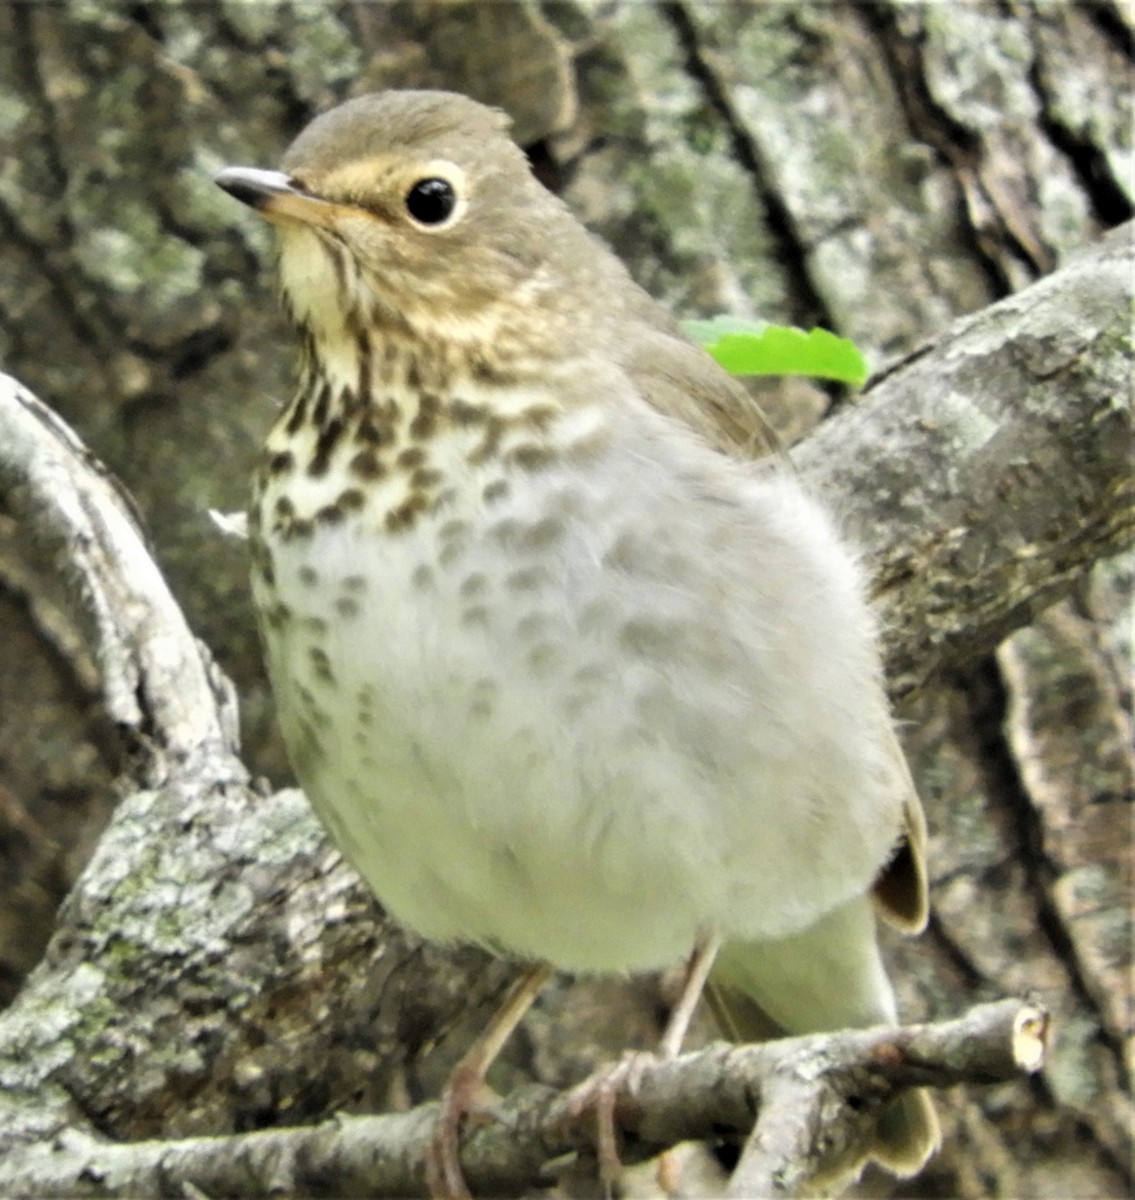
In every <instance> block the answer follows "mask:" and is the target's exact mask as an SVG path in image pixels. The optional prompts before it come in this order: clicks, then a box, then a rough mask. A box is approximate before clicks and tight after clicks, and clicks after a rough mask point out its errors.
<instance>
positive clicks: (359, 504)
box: [335, 487, 367, 513]
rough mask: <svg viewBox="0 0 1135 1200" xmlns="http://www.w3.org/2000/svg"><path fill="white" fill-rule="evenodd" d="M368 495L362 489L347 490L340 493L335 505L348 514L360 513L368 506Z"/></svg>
mask: <svg viewBox="0 0 1135 1200" xmlns="http://www.w3.org/2000/svg"><path fill="white" fill-rule="evenodd" d="M366 502H367V498H366V493H365V492H363V491H362V489H361V488H354V487H352V488H347V489H346V490H345V491H342V492H340V493H339V495H338V497H337V498H336V500H335V503H336V504H337V505H338V506H339V507H340V508H341V509H342V510H343V511H344V512H345V513H346V512H358V511H359V510H360V509H361V508H363V507H364V506H365V505H366Z"/></svg>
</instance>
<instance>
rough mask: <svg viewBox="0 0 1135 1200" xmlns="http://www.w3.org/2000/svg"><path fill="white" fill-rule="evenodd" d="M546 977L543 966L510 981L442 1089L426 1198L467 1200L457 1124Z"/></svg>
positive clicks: (478, 1095)
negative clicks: (489, 1016) (494, 1011)
mask: <svg viewBox="0 0 1135 1200" xmlns="http://www.w3.org/2000/svg"><path fill="white" fill-rule="evenodd" d="M551 977H552V968H551V967H550V966H548V965H547V964H546V963H542V964H541V965H540V966H536V967H529V968H528V970H526V971H525V972H524V973H523V974H522V975H519V976H518V977H517V978H516V979H514V980H513V982H512V984H511V986H510V987H509V989H508V992H507V993H506V994H505V998H504V1001H503V1003H502V1004H501V1006H500V1008H498V1009H497V1011H496V1013H495V1014H494V1015H493V1018H492V1020H491V1021H490V1022H489V1024H488V1025H487V1026H486V1027H485V1029H484V1030H483V1031H482V1033H481V1034H480V1036H479V1037H478V1038H477V1040H476V1041H475V1042H474V1043H473V1044H472V1046H470V1047H469V1049H468V1050H467V1051H466V1052H465V1054H464V1055H463V1056H462V1058H461V1061H460V1062H458V1064H457V1066H455V1067H454V1068H453V1070H452V1072H450V1076H449V1078H448V1079H447V1080H446V1083H445V1087H444V1088H443V1089H442V1093H441V1109H440V1111H439V1113H438V1118H437V1128H436V1129H435V1131H434V1136H433V1142H432V1144H431V1146H430V1152H429V1157H428V1158H427V1160H426V1184H427V1186H428V1187H429V1190H430V1195H431V1196H434V1197H437V1198H440V1200H471V1193H470V1192H469V1188H468V1186H467V1185H466V1183H465V1176H464V1174H463V1173H462V1171H461V1159H460V1139H461V1123H462V1121H464V1119H465V1117H466V1116H468V1115H469V1113H470V1112H472V1111H473V1110H474V1109H475V1108H476V1107H477V1105H478V1102H479V1101H480V1100H481V1098H482V1096H483V1094H484V1091H485V1075H486V1074H487V1073H488V1070H489V1068H490V1067H491V1066H492V1065H493V1063H494V1062H495V1061H496V1057H497V1055H498V1054H500V1052H501V1050H502V1049H503V1048H504V1044H505V1042H507V1041H508V1039H509V1036H510V1035H511V1033H512V1031H513V1030H514V1029H515V1028H516V1027H517V1025H519V1024H520V1022H521V1020H522V1018H523V1017H524V1014H525V1013H526V1012H527V1011H528V1010H529V1008H531V1006H532V1002H533V1000H535V999H536V997H537V996H538V995H539V994H540V990H541V989H542V988H543V986H544V985H545V984H546V983H547V982H548V980H549V979H551Z"/></svg>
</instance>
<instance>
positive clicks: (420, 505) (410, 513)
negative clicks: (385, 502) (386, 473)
mask: <svg viewBox="0 0 1135 1200" xmlns="http://www.w3.org/2000/svg"><path fill="white" fill-rule="evenodd" d="M429 505H430V502H429V499H428V498H427V497H426V496H425V495H424V493H422V492H415V493H414V494H413V495H412V496H409V497H407V499H405V500H403V501H402V503H401V504H399V505H398V506H397V507H395V508H392V509H390V511H389V512H388V513H387V514H386V518H385V521H384V522H383V523H384V524H385V526H386V529H387V531H388V532H390V533H402V532H404V531H405V530H407V529H412V528H413V527H414V525H415V524H416V522H417V520H418V517H419V516H421V514H422V513H423V512H425V511H426V509H428V508H429Z"/></svg>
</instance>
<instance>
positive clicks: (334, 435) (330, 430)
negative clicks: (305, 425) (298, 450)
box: [307, 417, 347, 479]
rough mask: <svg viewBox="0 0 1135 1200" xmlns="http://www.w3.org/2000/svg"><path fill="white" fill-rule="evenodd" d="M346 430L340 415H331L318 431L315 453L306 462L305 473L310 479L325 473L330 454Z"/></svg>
mask: <svg viewBox="0 0 1135 1200" xmlns="http://www.w3.org/2000/svg"><path fill="white" fill-rule="evenodd" d="M346 431H347V426H346V423H345V422H344V420H343V418H342V417H332V418H331V420H329V421H328V422H327V424H326V425H324V426H323V428H322V429H321V430H320V431H319V437H318V438H317V439H316V442H315V453H314V454H312V456H311V461H310V462H309V463H308V464H307V473H308V475H310V476H311V477H312V479H318V478H320V476H322V475H326V474H327V468H328V466H329V465H330V463H331V455H332V454H333V453H334V452H335V447H336V446H337V445H338V444H339V441H340V439H341V438H342V436H343V434H344V433H346Z"/></svg>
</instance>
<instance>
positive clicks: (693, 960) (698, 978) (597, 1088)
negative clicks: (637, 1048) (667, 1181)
mask: <svg viewBox="0 0 1135 1200" xmlns="http://www.w3.org/2000/svg"><path fill="white" fill-rule="evenodd" d="M720 949H721V938H720V937H718V936H717V935H716V934H710V935H706V936H703V937H701V938H699V939H698V941H697V944H696V945H695V946H694V949H693V953H692V954H691V955H690V957H689V959H688V960H687V962H686V971H685V976H684V978H683V980H682V990H681V993H680V995H679V996H678V1002H677V1003H676V1004H675V1005H674V1007H673V1009H671V1011H670V1019H669V1020H668V1021H667V1022H666V1029H665V1031H664V1032H663V1034H662V1040H661V1041H660V1042H659V1043H658V1049H657V1051H655V1052H654V1053H649V1052H647V1053H642V1052H632V1053H630V1054H626V1055H624V1056H623V1058H622V1059H621V1061H619V1062H617V1063H615V1065H614V1066H611V1067H601V1068H600V1069H599V1070H598V1071H596V1072H595V1074H594V1075H592V1076H591V1077H590V1078H588V1079H585V1080H584V1081H583V1083H581V1084H580V1085H579V1086H578V1087H577V1088H575V1090H574V1092H573V1094H572V1102H571V1106H572V1111H573V1112H574V1113H576V1114H577V1115H582V1114H583V1113H585V1112H586V1111H587V1110H588V1109H594V1110H595V1123H596V1140H595V1152H596V1156H597V1158H598V1160H599V1176H600V1178H601V1179H602V1181H603V1183H604V1185H605V1186H606V1187H607V1189H608V1191H610V1189H611V1187H612V1185H613V1184H614V1183H615V1182H616V1181H617V1179H618V1178H619V1176H620V1175H621V1174H622V1170H623V1164H622V1162H621V1161H620V1159H619V1152H618V1144H617V1140H616V1135H615V1101H616V1098H617V1097H618V1093H619V1089H620V1088H621V1087H624V1086H629V1087H630V1089H631V1091H632V1092H633V1091H634V1090H635V1089H636V1088H637V1087H638V1082H639V1080H640V1079H641V1077H642V1072H643V1070H644V1069H645V1068H646V1067H647V1066H649V1065H650V1064H651V1063H653V1062H658V1061H659V1060H661V1061H663V1062H665V1061H668V1060H669V1059H672V1058H677V1057H678V1054H679V1053H680V1051H681V1049H682V1042H683V1041H684V1040H685V1037H686V1032H687V1031H688V1029H689V1027H690V1022H691V1021H692V1020H693V1016H694V1010H695V1009H696V1008H697V1005H698V1001H699V1000H700V999H701V994H702V991H703V990H704V988H705V981H706V980H707V979H708V978H709V972H710V970H711V969H712V967H713V960H714V959H715V958H716V957H717V952H718V950H720Z"/></svg>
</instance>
